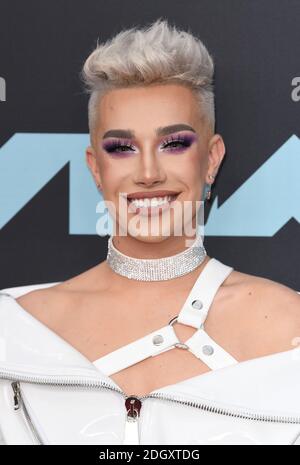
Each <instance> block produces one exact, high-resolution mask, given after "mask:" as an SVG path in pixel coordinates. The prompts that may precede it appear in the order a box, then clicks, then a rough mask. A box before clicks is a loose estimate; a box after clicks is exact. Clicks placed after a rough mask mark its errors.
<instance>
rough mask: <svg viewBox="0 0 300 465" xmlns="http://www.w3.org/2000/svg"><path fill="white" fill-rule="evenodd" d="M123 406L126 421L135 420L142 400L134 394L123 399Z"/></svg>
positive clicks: (138, 414)
mask: <svg viewBox="0 0 300 465" xmlns="http://www.w3.org/2000/svg"><path fill="white" fill-rule="evenodd" d="M125 408H126V412H127V421H137V418H138V417H139V416H140V410H141V408H142V402H141V400H140V399H139V398H138V397H136V396H129V397H127V399H126V400H125Z"/></svg>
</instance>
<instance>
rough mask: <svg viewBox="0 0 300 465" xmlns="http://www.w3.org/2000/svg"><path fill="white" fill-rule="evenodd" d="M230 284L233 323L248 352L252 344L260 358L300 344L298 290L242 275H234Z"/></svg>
mask: <svg viewBox="0 0 300 465" xmlns="http://www.w3.org/2000/svg"><path fill="white" fill-rule="evenodd" d="M228 284H229V285H228V289H227V292H229V293H231V294H230V296H231V297H230V300H229V301H230V302H231V305H232V307H231V308H232V310H231V316H232V321H236V324H237V325H238V327H239V329H240V330H241V336H242V345H243V347H244V351H245V352H247V350H248V347H250V346H251V344H252V345H254V346H255V349H254V350H256V351H257V354H254V355H257V356H259V355H262V354H264V353H266V354H267V353H275V352H281V351H285V350H289V349H293V348H295V347H296V345H299V343H300V294H298V293H297V291H296V290H294V289H291V288H290V287H288V286H286V285H284V284H281V283H279V282H276V281H273V280H271V279H268V278H262V277H259V276H254V275H250V274H246V273H240V272H233V273H232V280H231V282H230V281H229V282H228ZM229 311H230V310H229Z"/></svg>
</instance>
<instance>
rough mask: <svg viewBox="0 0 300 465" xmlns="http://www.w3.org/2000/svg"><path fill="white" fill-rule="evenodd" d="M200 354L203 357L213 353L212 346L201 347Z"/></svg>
mask: <svg viewBox="0 0 300 465" xmlns="http://www.w3.org/2000/svg"><path fill="white" fill-rule="evenodd" d="M202 352H203V353H204V354H205V355H211V354H213V353H214V348H213V347H212V346H209V345H206V346H203V347H202Z"/></svg>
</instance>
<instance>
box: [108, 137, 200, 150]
mask: <svg viewBox="0 0 300 465" xmlns="http://www.w3.org/2000/svg"><path fill="white" fill-rule="evenodd" d="M174 143H179V144H180V147H182V148H187V147H189V146H190V145H191V141H190V140H189V139H188V138H187V137H186V136H176V137H172V136H170V137H169V138H168V139H166V140H165V141H164V142H163V143H162V144H161V147H162V149H165V148H166V147H168V146H170V145H171V144H174ZM119 148H121V149H122V150H121V151H120V152H119V151H118V150H117V149H119ZM123 148H124V149H125V148H128V149H130V150H131V151H134V147H133V146H132V145H131V144H126V143H124V142H123V141H122V140H121V139H118V140H117V141H116V142H113V143H112V144H111V145H108V146H107V147H106V148H105V150H106V151H107V152H108V153H114V152H115V153H124V152H127V150H123ZM176 149H178V146H176V147H174V146H173V147H172V148H171V149H170V150H171V151H172V150H176Z"/></svg>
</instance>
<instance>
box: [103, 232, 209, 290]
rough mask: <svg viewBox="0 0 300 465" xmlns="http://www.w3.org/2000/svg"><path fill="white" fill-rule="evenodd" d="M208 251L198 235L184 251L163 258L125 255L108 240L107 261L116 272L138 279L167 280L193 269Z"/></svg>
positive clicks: (110, 238)
mask: <svg viewBox="0 0 300 465" xmlns="http://www.w3.org/2000/svg"><path fill="white" fill-rule="evenodd" d="M206 255H207V253H206V250H205V248H204V245H203V243H202V239H201V236H200V235H198V236H197V237H196V240H195V241H194V242H193V244H192V245H191V246H190V247H188V248H187V249H186V250H184V251H183V252H179V253H178V254H175V255H171V256H169V257H162V258H154V259H152V258H133V257H129V256H127V255H124V254H123V253H122V252H120V251H119V250H117V249H116V248H115V246H114V244H113V241H112V236H110V237H109V240H108V252H107V263H108V264H109V266H110V267H111V268H112V269H113V271H115V272H116V273H118V274H120V275H121V276H125V277H126V278H129V279H136V280H137V281H166V280H168V279H173V278H177V277H179V276H183V275H185V274H187V273H190V272H191V271H193V270H194V269H195V268H197V266H199V265H200V264H201V263H202V262H203V261H204V259H205V257H206Z"/></svg>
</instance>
